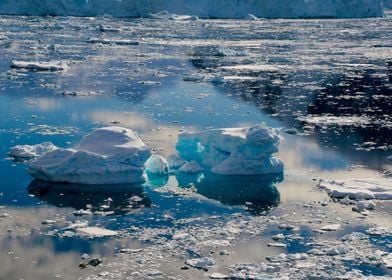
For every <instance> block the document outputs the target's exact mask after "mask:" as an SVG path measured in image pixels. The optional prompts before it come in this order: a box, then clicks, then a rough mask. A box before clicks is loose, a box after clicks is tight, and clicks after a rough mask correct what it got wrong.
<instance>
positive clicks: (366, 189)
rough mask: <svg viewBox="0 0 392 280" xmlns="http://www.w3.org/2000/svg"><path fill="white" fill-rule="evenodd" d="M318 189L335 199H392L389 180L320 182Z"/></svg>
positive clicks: (391, 186)
mask: <svg viewBox="0 0 392 280" xmlns="http://www.w3.org/2000/svg"><path fill="white" fill-rule="evenodd" d="M318 187H320V188H322V189H325V190H326V191H327V192H328V194H329V195H330V196H331V197H334V198H344V197H349V198H350V199H354V200H363V199H380V200H390V199H392V180H389V179H371V178H369V179H347V180H333V181H327V180H320V182H319V183H318Z"/></svg>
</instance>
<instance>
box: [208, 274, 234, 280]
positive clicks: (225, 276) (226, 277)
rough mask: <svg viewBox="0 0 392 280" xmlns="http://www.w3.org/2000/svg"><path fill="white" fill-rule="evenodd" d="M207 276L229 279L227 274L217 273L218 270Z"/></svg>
mask: <svg viewBox="0 0 392 280" xmlns="http://www.w3.org/2000/svg"><path fill="white" fill-rule="evenodd" d="M209 277H210V279H229V278H230V276H229V275H226V274H222V273H218V272H215V273H212V274H211V275H210V276H209Z"/></svg>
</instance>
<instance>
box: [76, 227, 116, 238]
mask: <svg viewBox="0 0 392 280" xmlns="http://www.w3.org/2000/svg"><path fill="white" fill-rule="evenodd" d="M77 230H78V231H79V232H80V233H82V234H86V235H88V236H94V237H104V236H115V235H117V231H113V230H109V229H105V228H99V227H81V228H78V229H77Z"/></svg>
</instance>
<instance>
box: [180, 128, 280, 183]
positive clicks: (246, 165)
mask: <svg viewBox="0 0 392 280" xmlns="http://www.w3.org/2000/svg"><path fill="white" fill-rule="evenodd" d="M280 140H281V137H280V132H279V131H278V130H277V129H274V128H269V127H267V126H266V125H265V124H262V125H257V126H254V127H246V128H224V129H211V130H206V131H202V132H195V133H189V132H188V133H182V134H180V135H179V140H178V142H177V145H176V148H177V152H178V154H179V155H180V157H182V158H183V159H185V160H187V161H196V162H198V163H199V164H200V165H202V166H207V167H209V168H211V171H212V172H213V173H216V174H222V175H262V174H274V173H282V172H283V163H282V162H281V161H280V160H279V159H277V158H275V157H273V156H272V154H273V153H275V152H277V151H278V145H279V143H280ZM180 170H181V169H180Z"/></svg>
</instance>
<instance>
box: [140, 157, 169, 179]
mask: <svg viewBox="0 0 392 280" xmlns="http://www.w3.org/2000/svg"><path fill="white" fill-rule="evenodd" d="M144 166H145V167H146V170H147V173H149V174H151V175H158V176H159V175H160V176H162V175H167V174H169V171H170V168H169V164H168V162H167V161H166V159H165V158H164V157H162V156H160V155H152V156H151V157H150V158H149V159H148V160H147V161H146V163H145V164H144Z"/></svg>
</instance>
